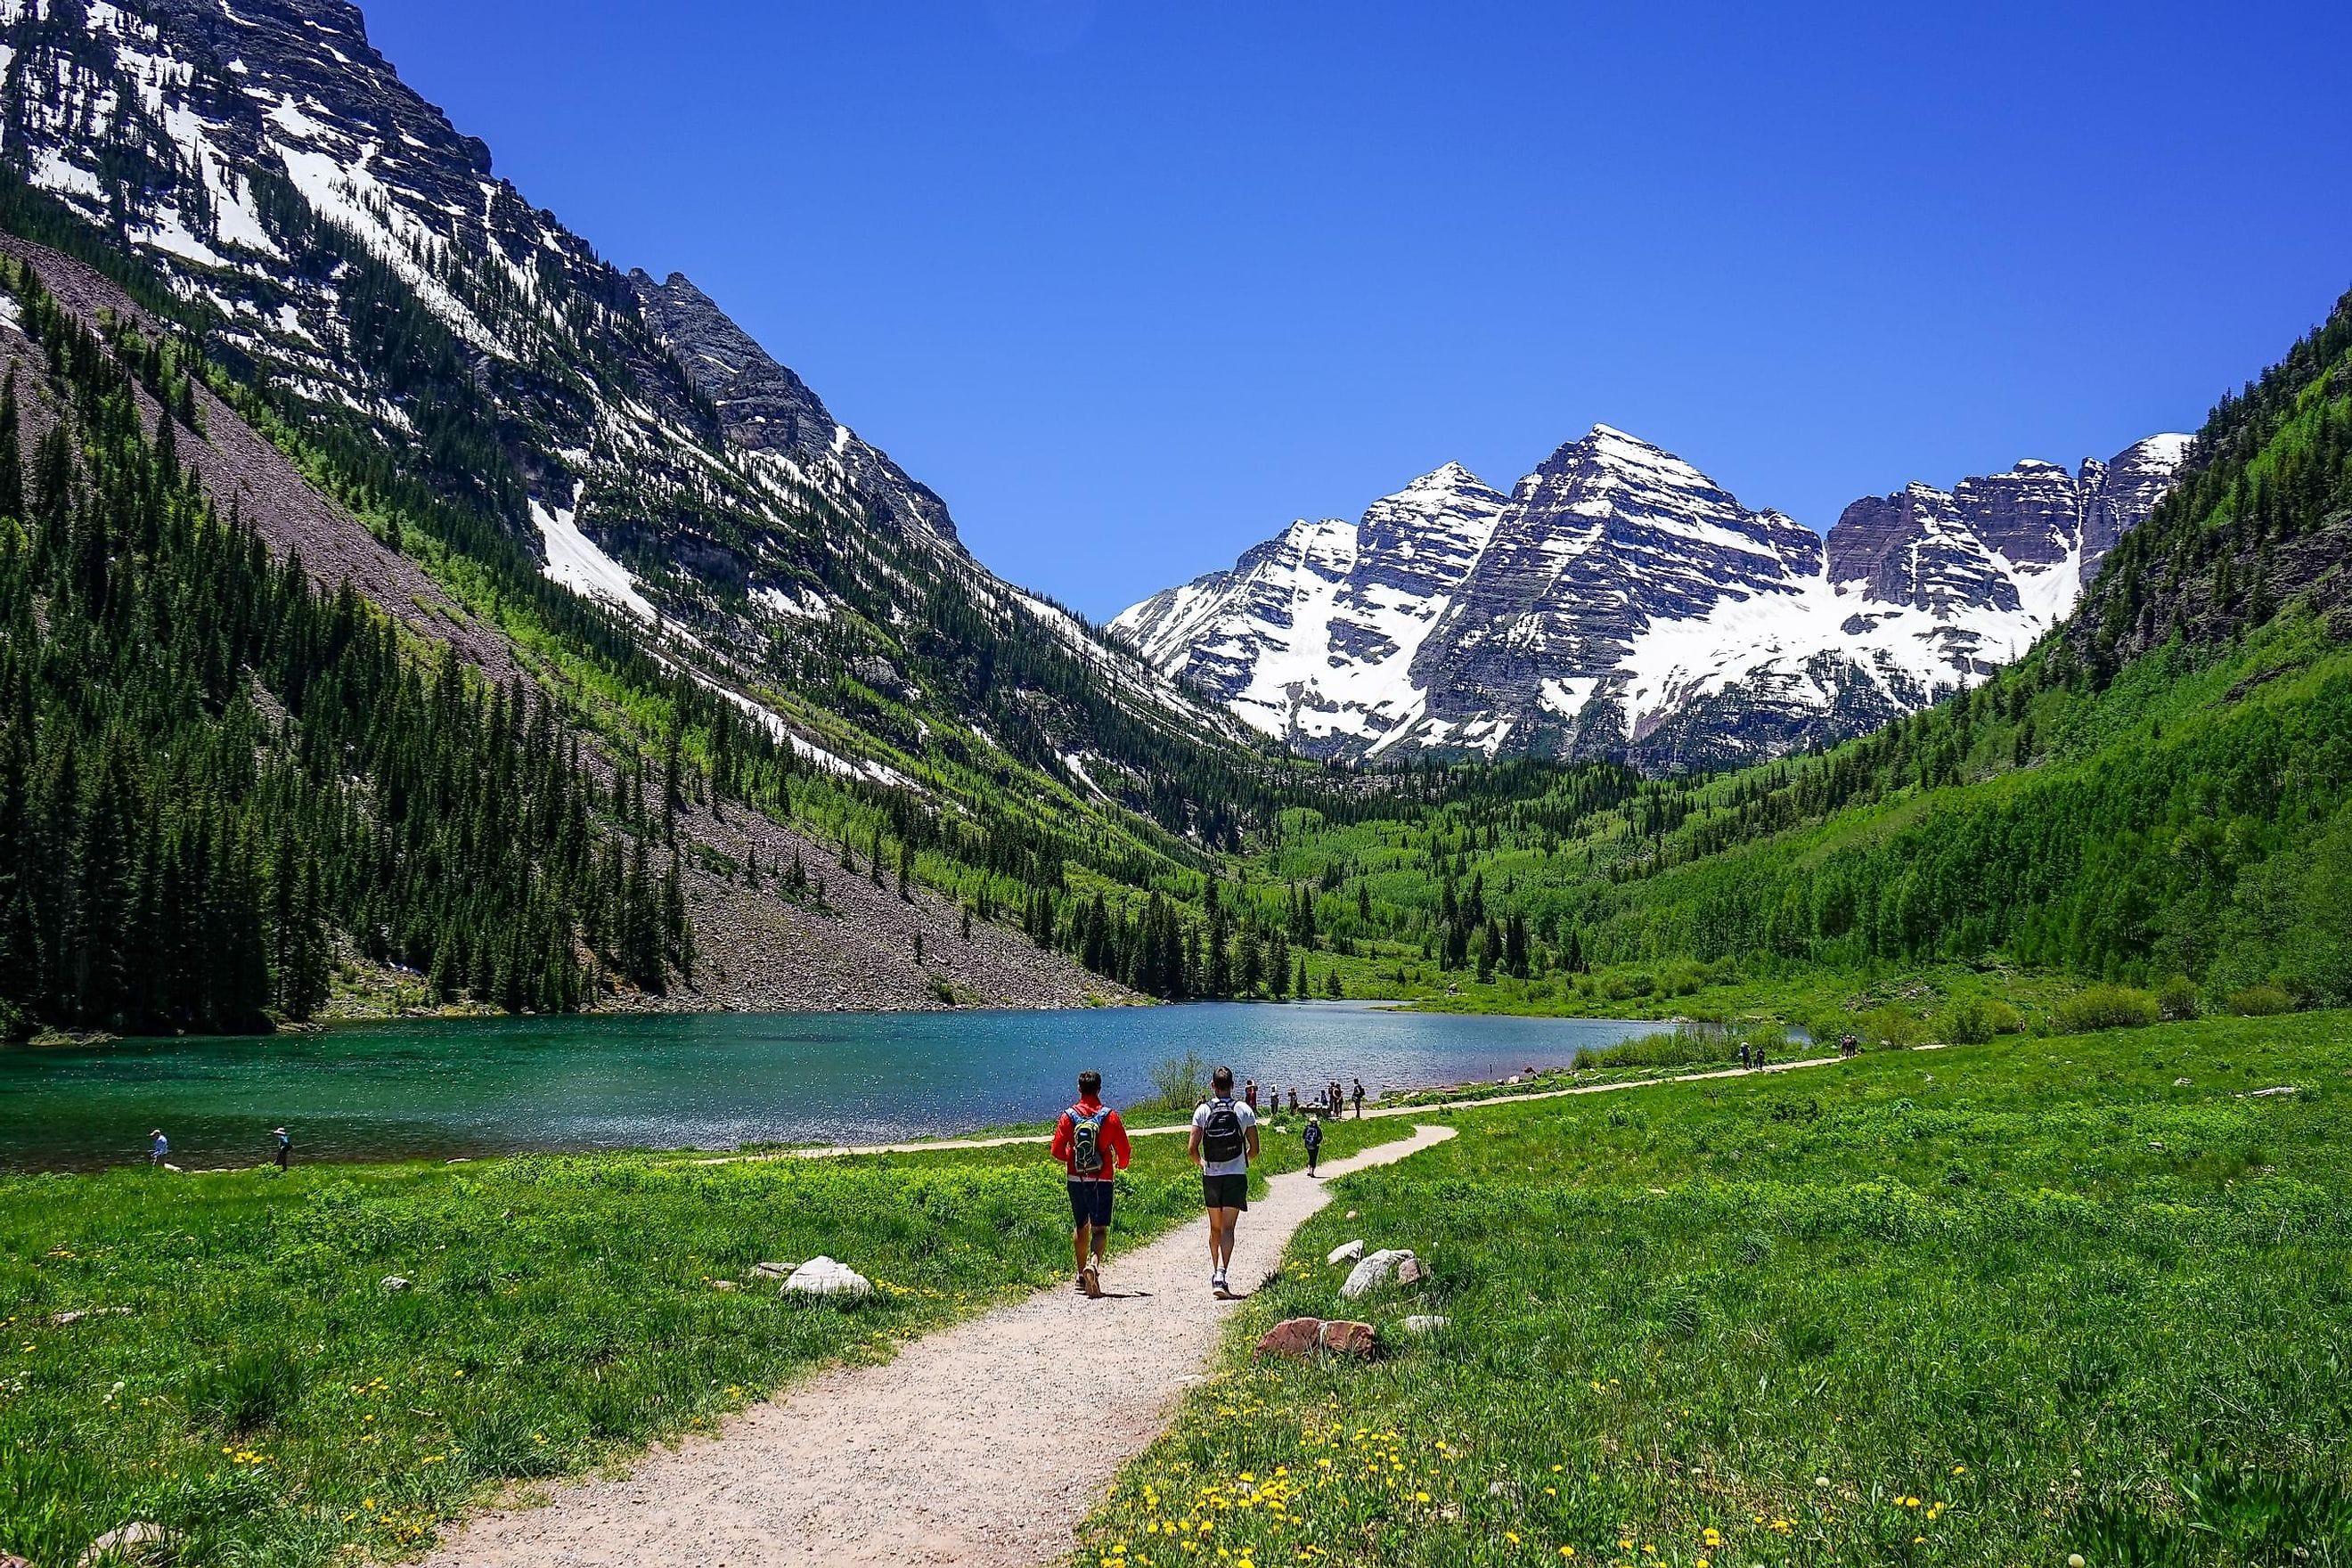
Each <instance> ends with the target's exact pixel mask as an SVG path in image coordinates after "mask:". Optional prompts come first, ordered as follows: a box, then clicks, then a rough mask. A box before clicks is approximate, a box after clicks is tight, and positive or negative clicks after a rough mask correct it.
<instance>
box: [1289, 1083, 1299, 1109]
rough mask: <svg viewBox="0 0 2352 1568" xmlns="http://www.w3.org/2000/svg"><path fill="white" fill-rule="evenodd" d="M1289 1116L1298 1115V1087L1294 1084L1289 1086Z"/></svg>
mask: <svg viewBox="0 0 2352 1568" xmlns="http://www.w3.org/2000/svg"><path fill="white" fill-rule="evenodd" d="M1290 1114H1291V1115H1293V1116H1296V1115H1297V1114H1298V1086H1297V1084H1295V1083H1294V1084H1292V1085H1291V1086H1290Z"/></svg>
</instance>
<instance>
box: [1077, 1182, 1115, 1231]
mask: <svg viewBox="0 0 2352 1568" xmlns="http://www.w3.org/2000/svg"><path fill="white" fill-rule="evenodd" d="M1112 1190H1113V1189H1112V1186H1111V1184H1110V1183H1108V1182H1072V1183H1071V1184H1070V1223H1071V1224H1072V1225H1073V1226H1080V1225H1090V1226H1096V1227H1097V1228H1098V1229H1102V1230H1108V1229H1109V1228H1110V1194H1111V1192H1112Z"/></svg>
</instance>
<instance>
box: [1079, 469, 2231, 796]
mask: <svg viewBox="0 0 2352 1568" xmlns="http://www.w3.org/2000/svg"><path fill="white" fill-rule="evenodd" d="M2185 449H2186V439H2185V438H2184V437H2172V436H2160V437H2150V438H2149V439H2147V440H2145V441H2141V442H2138V443H2137V444H2136V445H2134V446H2132V447H2128V448H2126V450H2125V451H2124V452H2123V453H2121V454H2120V455H2118V456H2117V457H2116V458H2115V459H2114V460H2113V461H2112V462H2110V463H2099V462H2092V461H2086V462H2085V463H2084V464H2083V465H2082V467H2081V468H2080V469H2079V470H2078V471H2076V472H2074V473H2069V472H2068V471H2067V470H2066V469H2064V468H2059V467H2057V466H2056V465H2054V464H2051V463H2043V462H2033V461H2028V462H2023V463H2020V464H2019V465H2017V466H2016V467H2015V468H2011V469H2010V470H2009V471H2008V472H2006V473H2001V474H1993V475H1988V476H1984V477H1981V478H1974V479H1965V480H1962V481H1961V482H1960V483H1959V484H1958V486H1956V487H1955V488H1954V489H1952V490H1950V491H1944V490H1939V489H1933V488H1931V487H1929V486H1927V485H1918V484H1915V485H1911V486H1908V487H1906V489H1902V490H1899V491H1897V492H1895V494H1893V495H1888V496H1882V497H1868V498H1864V500H1858V501H1856V502H1854V503H1853V505H1852V506H1850V507H1848V508H1846V510H1845V511H1844V513H1843V515H1842V516H1841V517H1840V518H1839V520H1838V521H1837V523H1836V525H1835V526H1834V527H1833V528H1832V529H1831V531H1830V532H1829V535H1828V537H1827V539H1826V540H1824V539H1823V538H1822V536H1821V535H1819V534H1816V533H1814V532H1813V531H1811V529H1808V528H1806V527H1804V526H1802V525H1801V524H1800V523H1798V522H1796V521H1793V520H1791V519H1790V518H1789V517H1787V516H1785V515H1783V514H1781V513H1780V512H1776V511H1771V510H1751V509H1749V508H1748V507H1746V506H1744V505H1743V504H1741V502H1740V501H1739V500H1738V499H1737V498H1736V497H1734V496H1732V495H1731V494H1729V493H1728V492H1727V491H1726V490H1724V489H1722V488H1721V487H1720V486H1718V485H1717V484H1716V483H1714V481H1712V480H1710V479H1707V478H1706V475H1704V474H1702V473H1701V472H1699V471H1698V469H1696V468H1693V467H1692V466H1691V465H1690V464H1688V463H1686V462H1685V461H1683V460H1682V459H1681V458H1676V457H1675V456H1673V455H1672V454H1670V453H1667V452H1664V451H1662V450H1661V449H1659V448H1658V447H1654V446H1651V445H1650V444H1648V443H1647V442H1644V441H1642V440H1639V439H1637V438H1636V437H1632V436H1628V435H1626V434H1625V433H1624V432H1622V431H1619V430H1613V429H1611V428H1610V427H1608V426H1595V427H1594V429H1593V430H1592V431H1591V433H1589V434H1588V435H1586V436H1585V437H1583V438H1582V439H1581V440H1578V441H1572V442H1570V443H1569V444H1568V445H1566V446H1564V447H1560V448H1559V450H1558V451H1557V452H1555V453H1553V454H1552V456H1551V457H1550V458H1548V459H1546V460H1545V462H1544V463H1543V464H1542V466H1541V467H1539V468H1537V469H1536V470H1535V472H1533V473H1531V474H1529V475H1528V477H1527V478H1526V479H1522V480H1521V481H1520V482H1519V484H1518V486H1517V489H1515V490H1514V492H1513V493H1512V494H1511V495H1510V496H1509V497H1508V498H1507V499H1506V498H1503V497H1501V496H1498V495H1497V494H1496V492H1495V491H1493V490H1491V489H1487V488H1486V486H1484V485H1482V484H1479V483H1478V482H1477V481H1476V480H1475V479H1472V478H1471V477H1470V476H1469V475H1468V474H1467V473H1465V471H1463V470H1462V469H1461V468H1459V467H1458V466H1457V465H1448V466H1447V467H1446V468H1442V469H1440V470H1438V472H1437V473H1436V474H1433V475H1431V476H1429V477H1428V478H1426V479H1421V480H1417V481H1415V483H1414V485H1413V486H1412V487H1411V488H1409V489H1406V490H1405V491H1402V492H1401V493H1400V494H1399V495H1397V496H1394V497H1391V498H1388V500H1383V501H1381V502H1377V503H1375V505H1374V507H1373V509H1372V511H1370V512H1368V513H1366V515H1365V519H1364V521H1362V522H1360V523H1358V524H1355V525H1352V526H1351V525H1349V524H1345V523H1340V522H1336V521H1333V522H1323V523H1303V522H1302V523H1299V524H1296V525H1294V526H1293V527H1292V529H1291V530H1290V531H1288V532H1287V533H1286V534H1284V535H1283V536H1281V537H1280V538H1279V539H1276V540H1274V541H1271V542H1268V543H1266V544H1265V545H1260V546H1258V547H1256V548H1255V549H1254V550H1252V551H1250V552H1248V553H1247V554H1245V555H1244V556H1243V558H1242V560H1241V562H1239V563H1236V565H1235V567H1234V570H1233V571H1231V572H1223V573H1213V574H1209V575H1208V576H1205V577H1202V578H1199V579H1197V580H1195V581H1194V582H1192V583H1191V584H1187V585H1185V586H1184V587H1182V588H1178V589H1171V590H1170V591H1168V592H1167V593H1164V594H1160V595H1156V596H1155V597H1153V598H1151V599H1149V600H1146V601H1145V602H1144V603H1142V604H1140V605H1136V606H1134V607H1133V608H1131V609H1129V610H1128V611H1126V612H1125V613H1124V614H1122V615H1120V616H1118V618H1117V619H1115V620H1114V621H1113V622H1112V623H1111V625H1112V629H1113V630H1114V631H1115V632H1117V633H1118V634H1119V635H1121V636H1123V637H1128V638H1129V640H1130V641H1132V642H1133V643H1134V644H1135V645H1136V646H1137V647H1139V649H1141V650H1142V651H1143V652H1144V653H1145V654H1146V655H1147V656H1148V657H1150V658H1151V659H1152V660H1153V661H1154V662H1155V663H1157V664H1159V665H1160V667H1161V668H1164V669H1167V670H1170V671H1171V672H1172V673H1175V674H1178V675H1181V676H1184V677H1187V678H1189V679H1192V680H1193V681H1194V682H1196V683H1197V684H1199V685H1200V686H1201V687H1202V689H1205V690H1206V691H1207V692H1208V693H1209V694H1210V695H1212V696H1214V697H1215V698H1217V699H1218V700H1222V701H1223V702H1225V703H1227V704H1228V705H1229V706H1231V707H1232V709H1233V710H1234V712H1235V713H1237V714H1239V715H1240V716H1241V717H1242V718H1243V719H1244V720H1246V721H1248V722H1250V723H1252V724H1254V725H1255V726H1257V727H1258V728H1260V729H1262V730H1265V731H1267V732H1269V733H1271V734H1276V735H1279V736H1282V737H1283V738H1285V739H1286V740H1287V741H1289V742H1291V743H1292V744H1294V745H1297V746H1298V747H1300V748H1301V749H1303V750H1306V751H1308V752H1312V753H1314V754H1317V755H1321V756H1349V757H1378V756H1381V755H1384V754H1389V753H1391V752H1397V751H1400V750H1426V751H1434V752H1478V753H1485V754H1487V755H1494V754H1497V753H1503V752H1510V753H1518V754H1528V753H1532V754H1539V755H1552V754H1556V755H1573V756H1591V755H1608V756H1622V757H1627V758H1630V759H1632V760H1633V761H1636V762H1638V763H1643V764H1644V765H1649V766H1654V767H1660V768H1685V767H1706V766H1720V765H1726V764H1729V763H1738V762H1742V761H1748V760H1753V759H1754V758H1756V757H1759V756H1769V755H1775V754H1779V753H1780V752H1786V751H1789V750H1791V749H1795V748H1800V747H1802V746H1806V745H1810V744H1812V743H1814V742H1826V741H1834V740H1837V739H1841V738H1843V737H1844V736H1847V735H1851V734H1855V733H1859V732H1861V731H1864V730H1868V729H1871V728H1874V727H1876V726H1877V725H1879V724H1883V723H1885V721H1887V720H1889V719H1891V718H1893V717H1895V716H1896V715H1898V714H1900V713H1903V712H1906V711H1908V710H1911V709H1914V708H1916V707H1918V706H1920V705H1921V704H1923V703H1925V702H1927V701H1929V700H1932V699H1933V698H1934V697H1935V696H1936V695H1937V693H1939V692H1941V691H1945V690H1948V689H1952V688H1953V687H1955V686H1958V685H1961V684H1965V683H1967V682H1969V681H1970V680H1973V679H1979V678H1980V677H1981V676H1982V675H1983V674H1984V673H1985V672H1986V671H1987V670H1989V669H1990V668H1992V667H1993V666H1995V665H1997V664H1999V663H2001V662H2003V661H2005V660H2006V659H2008V658H2011V657H2013V656H2014V655H2015V654H2017V653H2018V652H2020V651H2021V650H2022V649H2023V648H2024V647H2026V646H2027V645H2028V644H2030V643H2031V642H2032V641H2033V640H2034V639H2035V638H2036V637H2040V636H2041V635H2042V632H2044V631H2046V630H2048V629H2049V627H2050V626H2053V625H2054V624H2055V623H2056V622H2057V621H2058V620H2059V619H2060V618H2062V617H2063V616H2064V615H2065V613H2066V612H2067V611H2068V610H2069V609H2070V608H2071V607H2072V606H2073V605H2074V598H2075V595H2077V593H2078V592H2079V591H2080V586H2081V584H2082V583H2083V582H2084V580H2086V578H2087V577H2088V576H2089V574H2091V573H2092V572H2094V571H2095V568H2096V565H2097V562H2098V558H2099V557H2100V556H2101V555H2102V554H2103V553H2104V552H2105V551H2106V550H2107V549H2109V548H2112V546H2113V543H2114V541H2115V539H2116V538H2118V537H2120V536H2121V535H2122V533H2123V532H2124V531H2126V530H2128V529H2129V528H2131V527H2133V526H2135V525H2136V524H2137V522H2138V521H2140V520H2141V519H2142V518H2144V517H2146V516H2147V512H2148V510H2150V509H2151V508H2152V507H2153V506H2154V505H2155V503H2156V501H2157V500H2158V499H2159V498H2160V497H2161V495H2162V494H2163V492H2164V489H2165V485H2166V483H2167V481H2168V477H2169V475H2170V474H2171V472H2172V470H2173V468H2175V467H2177V466H2178V464H2179V461H2180V459H2181V456H2182V454H2183V452H2184V451H2185ZM1440 496H1443V497H1446V498H1451V500H1453V502H1454V504H1453V505H1450V506H1441V505H1433V504H1432V498H1435V497H1440ZM1391 512H1394V513H1401V514H1402V515H1405V516H1409V517H1411V518H1412V519H1413V520H1415V527H1414V529H1413V530H1412V531H1411V537H1412V549H1413V551H1414V552H1415V557H1416V562H1417V563H1418V564H1419V569H1418V570H1416V571H1413V572H1411V573H1408V574H1391V575H1388V576H1385V577H1383V578H1382V584H1383V592H1382V594H1381V597H1380V598H1379V599H1378V610H1379V616H1378V617H1372V616H1366V615H1365V614H1363V613H1362V605H1363V604H1364V601H1365V598H1366V594H1365V591H1364V590H1363V589H1362V588H1360V587H1358V586H1357V584H1359V583H1360V582H1361V581H1362V580H1363V579H1364V578H1365V577H1366V576H1367V575H1368V574H1370V572H1371V571H1372V570H1373V568H1372V567H1370V566H1369V565H1368V564H1367V559H1368V556H1369V553H1370V552H1368V551H1367V550H1366V548H1365V541H1366V540H1368V539H1369V538H1370V534H1371V530H1372V523H1373V519H1374V517H1375V515H1387V514H1389V513H1391ZM1400 631H1401V632H1402V633H1403V634H1405V635H1397V634H1398V633H1399V632H1400Z"/></svg>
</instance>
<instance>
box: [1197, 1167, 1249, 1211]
mask: <svg viewBox="0 0 2352 1568" xmlns="http://www.w3.org/2000/svg"><path fill="white" fill-rule="evenodd" d="M1201 1203H1202V1206H1204V1207H1207V1208H1213V1209H1245V1208H1247V1207H1249V1177H1248V1176H1247V1175H1246V1174H1244V1175H1239V1176H1210V1175H1203V1176H1202V1178H1201Z"/></svg>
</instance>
